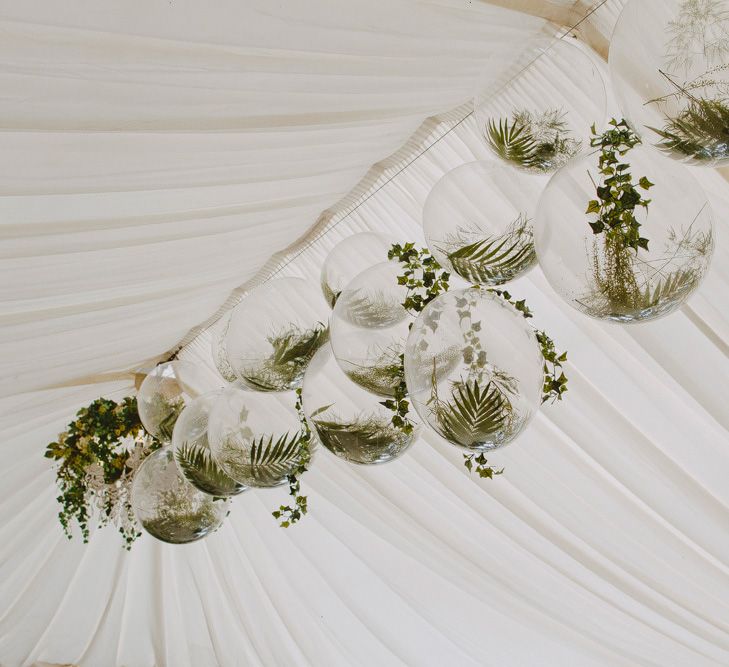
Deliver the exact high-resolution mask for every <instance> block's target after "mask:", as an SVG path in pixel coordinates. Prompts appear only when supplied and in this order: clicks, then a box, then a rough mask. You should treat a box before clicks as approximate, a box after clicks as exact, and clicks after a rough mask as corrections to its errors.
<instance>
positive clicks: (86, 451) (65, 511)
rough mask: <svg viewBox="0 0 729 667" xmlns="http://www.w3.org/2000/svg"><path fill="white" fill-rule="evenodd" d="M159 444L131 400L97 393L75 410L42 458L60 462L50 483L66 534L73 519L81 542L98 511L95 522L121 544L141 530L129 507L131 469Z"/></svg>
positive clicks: (127, 544)
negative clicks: (115, 535)
mask: <svg viewBox="0 0 729 667" xmlns="http://www.w3.org/2000/svg"><path fill="white" fill-rule="evenodd" d="M160 446H161V444H160V443H159V442H158V441H157V440H155V439H154V438H152V437H151V436H150V435H148V434H147V433H146V431H145V430H144V427H143V426H142V423H141V421H140V419H139V413H138V412H137V399H136V398H133V397H126V398H124V399H123V400H122V401H121V403H116V402H115V401H113V400H111V399H107V398H99V399H96V400H95V401H93V402H92V403H91V404H90V405H88V406H87V407H85V408H81V409H80V410H79V411H78V412H77V413H76V419H74V421H72V422H71V423H70V424H69V425H68V426H67V428H66V430H65V431H63V432H62V433H60V434H59V435H58V440H57V441H56V442H52V443H50V444H49V445H48V447H47V448H46V451H45V457H46V458H49V459H53V460H55V461H60V465H59V466H58V469H57V472H56V482H57V484H58V487H59V489H60V492H61V493H60V495H59V496H58V498H57V500H58V502H59V503H60V505H61V511H60V512H59V514H58V518H59V520H60V522H61V526H62V527H63V531H64V532H65V534H66V536H67V537H68V538H69V539H71V537H72V523H73V522H74V521H75V522H76V523H77V524H78V526H79V528H80V530H81V536H82V538H83V541H84V542H88V538H89V530H90V528H89V524H90V523H91V521H92V520H93V516H94V515H98V520H99V527H103V526H106V525H108V524H110V523H111V524H114V525H116V526H117V528H118V530H119V532H120V533H121V535H122V537H123V539H124V546H125V548H126V549H129V548H131V545H132V543H133V542H134V540H135V539H136V538H137V537H139V536H140V535H141V532H140V531H139V526H138V524H137V521H136V519H135V517H134V512H133V510H132V506H131V498H130V492H131V484H132V479H133V477H134V473H135V472H136V471H137V469H138V468H139V466H140V465H141V464H142V461H144V459H145V458H146V457H147V456H148V455H149V454H150V452H152V451H154V450H155V449H158V448H159V447H160Z"/></svg>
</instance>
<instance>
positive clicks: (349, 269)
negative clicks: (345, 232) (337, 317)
mask: <svg viewBox="0 0 729 667" xmlns="http://www.w3.org/2000/svg"><path fill="white" fill-rule="evenodd" d="M394 242H395V241H394V239H392V238H390V237H389V236H385V235H384V234H376V233H374V232H362V233H361V234H354V235H353V236H349V237H347V238H346V239H344V240H343V241H340V242H339V243H337V245H335V246H334V248H332V250H331V252H330V253H329V254H328V255H327V258H326V259H325V260H324V264H323V266H322V267H321V291H322V293H323V294H324V298H325V299H326V302H327V303H328V304H329V307H330V308H334V304H336V302H337V298H338V297H339V294H340V293H341V291H342V290H343V289H344V288H345V287H346V286H347V284H348V283H349V281H350V280H352V279H353V278H354V277H355V276H356V275H357V274H359V273H362V271H364V270H365V269H368V268H370V267H371V266H374V265H375V264H380V263H381V262H384V261H386V260H387V253H388V251H389V250H390V247H391V246H392V244H393V243H394Z"/></svg>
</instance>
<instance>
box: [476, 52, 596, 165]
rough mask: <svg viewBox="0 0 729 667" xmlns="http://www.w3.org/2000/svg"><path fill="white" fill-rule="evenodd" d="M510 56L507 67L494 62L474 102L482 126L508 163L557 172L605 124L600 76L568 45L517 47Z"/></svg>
mask: <svg viewBox="0 0 729 667" xmlns="http://www.w3.org/2000/svg"><path fill="white" fill-rule="evenodd" d="M502 55H503V54H502ZM507 55H508V57H507V59H506V61H505V62H503V63H502V61H501V60H497V57H496V56H494V57H493V58H491V59H490V60H489V61H488V64H487V67H486V70H485V74H484V76H483V77H482V78H481V81H480V83H479V89H478V92H477V93H476V97H475V99H474V111H475V118H476V123H477V124H478V127H479V130H480V131H481V132H482V134H483V136H484V138H485V140H486V143H487V145H488V146H489V147H490V148H491V149H492V150H493V152H494V153H495V154H496V155H497V156H498V157H499V158H501V159H502V160H504V161H505V162H506V163H508V164H510V165H512V166H515V167H518V168H520V169H524V170H526V171H529V172H537V173H538V172H542V173H544V172H551V171H554V170H556V169H558V168H559V167H561V166H562V165H563V164H565V163H566V162H567V161H568V160H569V159H570V158H572V157H574V156H575V155H577V154H578V153H579V152H580V151H582V150H583V149H584V148H586V147H589V145H590V142H589V128H590V126H591V125H592V123H598V124H602V121H603V118H604V116H605V107H606V96H605V84H604V82H603V79H602V75H601V74H600V70H599V69H598V67H597V66H596V64H595V62H594V61H593V59H592V58H591V57H590V56H589V55H587V52H586V50H584V49H583V48H580V47H578V46H575V45H574V44H571V43H570V42H569V41H567V40H565V39H558V40H548V39H544V40H537V41H536V42H535V41H526V42H523V43H518V42H517V43H514V44H513V45H512V51H511V52H510V53H509V54H507ZM565 72H569V76H565ZM555 81H558V82H559V84H558V85H555Z"/></svg>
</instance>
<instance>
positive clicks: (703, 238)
mask: <svg viewBox="0 0 729 667" xmlns="http://www.w3.org/2000/svg"><path fill="white" fill-rule="evenodd" d="M621 159H623V160H624V161H625V163H626V164H629V165H630V173H631V176H632V179H633V181H634V182H637V181H638V180H639V179H640V178H641V177H643V176H645V177H647V178H648V179H649V181H651V182H652V183H654V185H653V187H651V188H650V190H649V191H642V190H639V192H642V193H643V194H644V195H645V197H647V198H649V199H650V200H651V202H650V204H649V205H648V209H647V211H646V210H645V209H644V208H642V207H640V206H638V207H636V209H635V216H636V218H637V219H638V221H639V222H640V223H641V227H640V233H641V236H643V237H645V238H647V239H648V241H649V243H648V250H644V249H642V248H641V249H639V250H638V251H637V252H636V251H635V250H633V249H631V248H629V247H627V246H624V245H622V243H621V242H620V241H619V239H617V240H611V237H609V236H608V235H607V234H605V233H601V234H593V231H592V229H591V227H590V226H589V224H588V223H590V222H596V221H597V220H598V215H597V214H595V213H591V214H586V213H585V211H586V210H587V206H588V202H589V201H590V200H594V199H596V198H597V194H596V184H599V183H600V182H601V181H600V174H599V173H598V168H597V164H598V156H597V155H591V156H585V157H581V158H579V159H577V160H575V161H574V162H571V163H570V164H568V165H567V166H566V167H564V168H563V169H562V170H560V171H559V172H558V173H557V174H555V175H554V177H553V178H552V180H551V181H550V182H549V185H548V186H547V188H546V190H545V191H544V193H543V195H542V197H541V200H540V202H539V210H538V213H537V221H536V225H535V229H534V239H535V247H536V250H537V256H538V257H539V263H540V266H541V267H542V270H543V271H544V274H545V275H546V277H547V280H549V282H550V284H551V285H552V287H553V288H554V289H555V291H556V292H557V293H558V294H559V295H560V296H561V297H562V298H563V299H564V300H565V301H566V302H567V303H568V304H570V305H571V306H572V307H573V308H576V309H577V310H579V311H580V312H582V313H585V314H586V315H589V316H591V317H595V318H597V319H601V320H612V321H616V322H623V323H629V322H641V321H646V320H652V319H655V318H657V317H662V316H663V315H667V314H668V313H671V312H672V311H674V310H676V308H678V307H679V306H680V305H681V304H682V303H683V302H684V301H685V300H686V299H687V298H688V297H689V295H690V294H691V293H692V292H693V291H694V290H696V288H697V287H698V286H699V284H700V283H701V281H702V279H703V277H704V275H705V273H706V271H707V268H708V266H709V262H710V259H711V255H712V252H713V247H714V235H713V224H712V217H713V215H712V211H711V207H710V206H709V202H708V199H707V197H706V193H705V192H704V191H703V190H702V188H701V187H700V186H699V184H698V182H697V181H696V179H695V178H694V177H693V175H692V174H691V172H690V171H689V170H688V169H687V168H686V167H683V166H681V165H680V164H678V163H677V162H672V161H671V160H665V159H663V158H662V157H661V156H660V155H659V154H657V153H656V152H655V151H652V150H650V149H648V148H644V147H636V148H634V149H632V150H631V151H630V152H629V153H628V154H626V155H625V156H624V157H623V158H621ZM593 181H594V183H593Z"/></svg>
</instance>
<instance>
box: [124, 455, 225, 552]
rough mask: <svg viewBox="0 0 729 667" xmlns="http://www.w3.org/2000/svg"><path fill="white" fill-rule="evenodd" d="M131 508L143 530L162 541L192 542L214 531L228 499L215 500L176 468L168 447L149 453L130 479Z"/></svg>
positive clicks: (220, 519)
mask: <svg viewBox="0 0 729 667" xmlns="http://www.w3.org/2000/svg"><path fill="white" fill-rule="evenodd" d="M131 500H132V507H133V508H134V514H135V516H136V517H137V520H138V521H139V523H141V524H142V527H143V528H144V530H146V531H147V532H148V533H149V534H150V535H152V536H153V537H156V538H157V539H158V540H162V541H163V542H169V543H171V544H185V543H187V542H194V541H196V540H199V539H201V538H203V537H205V536H206V535H207V534H209V533H211V532H212V531H214V530H216V529H217V528H218V527H219V526H220V524H221V523H222V522H223V519H225V517H226V516H227V514H228V509H229V505H230V502H229V501H227V500H224V499H218V500H215V499H214V498H213V496H211V495H208V494H207V493H203V492H202V491H199V490H198V489H196V488H195V487H194V486H193V485H192V484H190V483H189V482H188V481H187V480H186V479H185V478H184V477H183V476H182V475H181V474H180V471H179V470H178V469H177V465H176V464H175V457H174V455H173V453H172V448H171V447H163V448H162V449H158V450H157V451H155V452H152V453H151V454H150V455H149V456H148V457H147V458H146V459H145V460H144V463H142V465H141V466H140V467H139V470H137V473H136V475H135V476H134V481H133V482H132V496H131Z"/></svg>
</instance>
